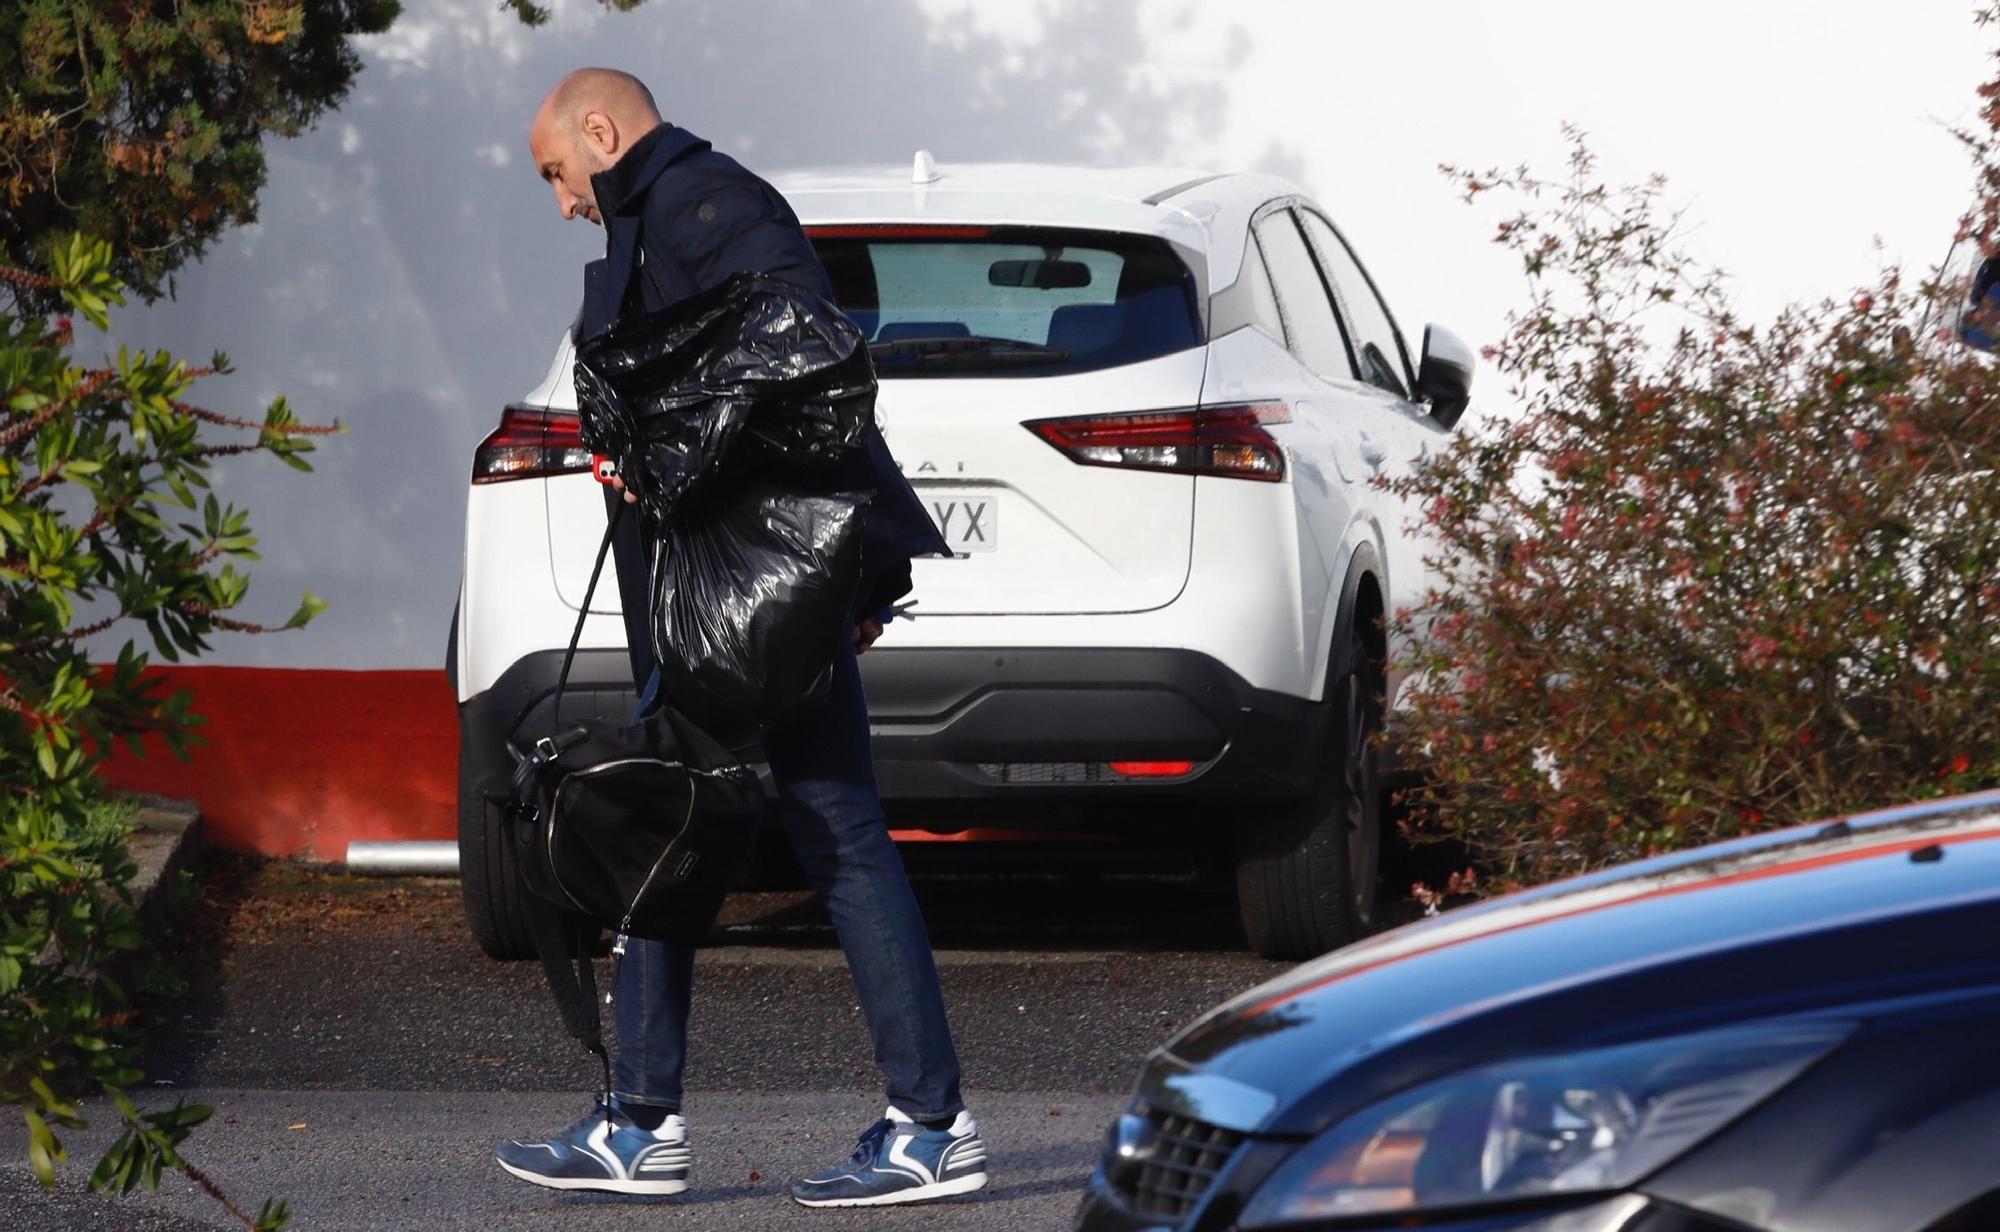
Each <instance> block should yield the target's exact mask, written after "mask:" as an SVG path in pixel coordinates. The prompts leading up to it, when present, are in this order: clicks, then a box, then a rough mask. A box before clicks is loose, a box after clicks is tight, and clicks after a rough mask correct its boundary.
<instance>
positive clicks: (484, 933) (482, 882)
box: [458, 742, 535, 959]
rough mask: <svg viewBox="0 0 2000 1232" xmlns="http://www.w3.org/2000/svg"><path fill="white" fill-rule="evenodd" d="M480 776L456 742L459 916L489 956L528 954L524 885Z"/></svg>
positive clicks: (502, 820) (532, 949) (530, 949)
mask: <svg viewBox="0 0 2000 1232" xmlns="http://www.w3.org/2000/svg"><path fill="white" fill-rule="evenodd" d="M484 778H485V775H484V774H483V773H482V771H481V768H480V767H479V766H478V765H477V764H476V763H475V762H474V760H473V759H472V758H471V757H469V756H468V755H467V753H466V751H465V748H464V743H463V742H461V745H460V751H459V755H458V884H459V893H460V895H461V896H462V897H463V898H464V900H465V922H466V923H467V924H468V925H470V926H471V928H472V938H473V940H475V941H477V942H478V943H479V948H480V949H482V950H485V951H486V952H487V954H489V955H491V956H492V957H494V958H502V959H513V958H528V957H531V956H532V955H533V954H534V952H535V943H534V941H533V939H532V938H531V937H530V936H529V933H528V921H527V902H526V897H527V893H528V890H527V887H526V886H524V885H523V884H522V883H521V877H520V874H519V873H518V872H517V871H516V870H515V866H514V848H513V844H512V842H511V841H510V840H509V838H508V835H507V827H506V821H505V818H504V817H502V815H501V811H500V806H499V805H498V804H497V803H495V802H493V801H490V800H488V799H486V797H485V795H484V793H483V792H482V791H481V780H482V779H484Z"/></svg>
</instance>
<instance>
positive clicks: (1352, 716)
mask: <svg viewBox="0 0 2000 1232" xmlns="http://www.w3.org/2000/svg"><path fill="white" fill-rule="evenodd" d="M1349 640H1350V644H1349V646H1348V652H1349V653H1348V662H1349V663H1351V664H1353V667H1352V668H1351V669H1350V670H1349V671H1348V672H1346V673H1345V674H1344V675H1342V676H1341V677H1340V678H1339V679H1338V680H1336V681H1335V682H1334V683H1333V686H1332V687H1331V688H1330V689H1328V690H1327V705H1328V707H1329V713H1328V715H1327V722H1326V738H1325V742H1324V744H1323V745H1322V747H1323V748H1324V749H1325V750H1326V756H1325V757H1324V758H1323V759H1322V761H1321V764H1320V767H1319V768H1318V770H1319V772H1318V774H1317V775H1316V781H1315V783H1314V785H1313V787H1312V789H1311V790H1310V791H1308V793H1307V794H1306V796H1305V797H1304V798H1303V799H1301V800H1300V801H1298V802H1297V803H1295V804H1290V805H1284V806H1280V807H1277V808H1273V809H1269V810H1267V811H1264V812H1262V813H1259V814H1258V815H1256V816H1255V817H1253V818H1252V819H1251V820H1250V823H1249V824H1248V825H1246V826H1244V827H1243V828H1242V829H1241V830H1240V831H1239V845H1238V848H1237V857H1236V902H1237V911H1238V914H1239V916H1240V918H1241V920H1242V925H1243V933H1244V936H1245V938H1246V939H1247V940H1248V941H1249V943H1250V948H1251V949H1253V950H1255V951H1256V952H1257V953H1259V954H1261V955H1263V956H1264V957H1265V958H1279V959H1287V960H1294V961H1295V960H1300V959H1306V958H1312V957H1315V956H1317V955H1320V954H1324V953H1326V952H1327V951H1328V950H1332V949H1337V948H1338V947H1340V946H1343V945H1346V944H1347V943H1348V942H1350V941H1353V940H1355V939H1356V938H1358V937H1360V936H1361V935H1362V934H1363V933H1365V932H1367V931H1368V930H1369V928H1370V927H1372V926H1373V924H1374V921H1375V909H1376V898H1377V895H1376V883H1377V881H1378V878H1379V875H1380V868H1381V858H1382V798H1383V797H1382V788H1381V774H1380V770H1381V767H1380V757H1381V753H1380V750H1379V749H1378V747H1377V741H1376V736H1377V734H1378V733H1379V732H1380V731H1381V729H1382V694H1383V688H1384V685H1383V664H1382V659H1381V655H1380V654H1379V653H1378V652H1377V651H1376V650H1375V649H1374V648H1372V647H1371V646H1369V644H1368V641H1367V639H1366V638H1364V637H1362V636H1360V634H1359V633H1351V634H1350V635H1349Z"/></svg>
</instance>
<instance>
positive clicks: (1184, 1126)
mask: <svg viewBox="0 0 2000 1232" xmlns="http://www.w3.org/2000/svg"><path fill="white" fill-rule="evenodd" d="M1150 1119H1151V1120H1152V1121H1153V1124H1154V1126H1155V1129H1156V1136H1155V1138H1154V1144H1155V1145H1154V1147H1153V1150H1152V1152H1151V1154H1150V1155H1149V1157H1148V1158H1147V1159H1146V1160H1145V1162H1144V1163H1143V1164H1142V1165H1141V1166H1140V1167H1139V1168H1138V1169H1136V1170H1135V1171H1134V1172H1132V1173H1131V1174H1130V1175H1129V1177H1128V1178H1127V1179H1126V1181H1125V1183H1124V1184H1122V1185H1118V1186H1117V1188H1118V1189H1119V1190H1120V1191H1121V1192H1120V1193H1119V1195H1118V1196H1119V1197H1120V1198H1121V1199H1122V1200H1123V1201H1124V1203H1125V1205H1126V1206H1127V1207H1129V1208H1131V1209H1132V1210H1133V1211H1135V1212H1136V1213H1138V1214H1141V1215H1159V1216H1166V1217H1169V1218H1179V1217H1180V1216H1182V1215H1185V1214H1187V1213H1188V1212H1190V1211H1192V1210H1193V1209H1194V1208H1195V1207H1196V1206H1197V1205H1198V1204H1199V1203H1200V1202H1201V1200H1202V1198H1203V1196H1204V1195H1206V1194H1207V1193H1208V1190H1209V1187H1210V1186H1211V1185H1213V1184H1214V1183H1215V1177H1216V1174H1217V1173H1219V1172H1221V1171H1222V1166H1223V1165H1224V1164H1226V1163H1228V1162H1229V1157H1230V1156H1231V1155H1233V1154H1235V1153H1236V1148H1237V1147H1238V1146H1241V1145H1242V1143H1243V1135H1242V1134H1239V1133H1236V1132H1235V1131H1233V1130H1227V1129H1223V1128H1221V1127H1219V1126H1215V1125H1209V1124H1207V1123H1205V1122H1202V1121H1197V1120H1194V1119H1193V1118H1191V1117H1182V1116H1173V1115H1170V1114H1166V1113H1159V1112H1155V1113H1153V1114H1152V1117H1151V1118H1150Z"/></svg>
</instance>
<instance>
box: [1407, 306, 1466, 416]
mask: <svg viewBox="0 0 2000 1232" xmlns="http://www.w3.org/2000/svg"><path fill="white" fill-rule="evenodd" d="M1472 365H1473V358H1472V348H1471V347H1469V346H1466V345H1465V343H1464V342H1463V341H1462V340H1461V339H1460V338H1459V336H1458V335H1457V334H1454V333H1452V332H1451V331H1450V330H1448V329H1446V328H1445V327H1444V326H1442V325H1426V326H1424V358H1423V362H1422V363H1420V364H1418V365H1417V397H1418V399H1420V400H1421V401H1424V402H1428V403H1430V404H1431V418H1432V419H1435V420H1437V421H1438V423H1439V424H1441V425H1442V426H1443V427H1444V428H1445V430H1446V431H1449V430H1451V429H1452V428H1454V427H1456V426H1458V417H1459V416H1461V415H1463V414H1465V408H1466V407H1467V406H1468V405H1469V404H1470V403H1471V402H1472Z"/></svg>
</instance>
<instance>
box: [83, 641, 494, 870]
mask: <svg viewBox="0 0 2000 1232" xmlns="http://www.w3.org/2000/svg"><path fill="white" fill-rule="evenodd" d="M161 674H162V675H164V676H166V677H167V679H168V681H169V682H170V683H171V685H173V686H174V687H178V688H184V689H187V690H189V691H191V692H192V693H193V695H194V697H193V702H192V709H193V710H194V712H195V713H196V714H199V715H201V716H203V717H204V718H206V719H207V720H208V722H207V724H206V725H205V726H203V727H202V728H201V729H199V730H200V732H201V735H202V737H203V738H204V739H205V740H206V741H207V744H205V745H203V746H202V747H200V748H196V749H195V750H193V760H192V761H186V762H184V761H181V760H180V759H178V758H176V757H175V756H174V755H173V754H172V753H170V752H168V751H167V749H166V748H165V746H164V745H162V744H161V743H160V742H159V741H158V740H157V739H153V740H149V741H148V742H147V748H146V756H144V757H143V758H142V757H135V756H134V755H133V754H132V753H131V752H130V751H129V750H128V749H126V748H125V746H124V745H123V744H122V743H121V744H120V745H118V747H117V750H116V752H115V753H114V754H113V756H112V757H111V759H110V760H109V762H108V763H107V764H106V765H105V767H104V776H105V778H106V779H107V780H108V781H109V782H110V783H111V784H112V785H113V786H116V787H121V788H125V789H127V790H133V791H152V792H159V793H161V794H164V795H170V796H183V797H186V798H188V799H190V800H194V801H196V802H198V803H199V804H200V805H201V812H202V826H203V828H204V831H205V833H206V836H207V838H208V841H210V842H215V843H220V844H221V845H223V846H226V847H231V848H234V849H236V850H238V851H250V852H257V853H259V854H262V855H268V856H285V857H303V858H305V859H311V860H326V861H331V862H342V861H345V860H346V858H347V844H348V843H349V842H351V841H353V840H355V839H452V838H455V837H457V833H458V821H457V816H458V814H457V798H458V715H457V707H456V704H455V702H454V700H453V698H452V692H451V685H450V684H449V683H448V682H447V681H446V680H445V675H444V673H443V672H442V671H366V672H343V671H326V670H312V669H299V668H255V667H178V668H167V669H163V671H162V672H161Z"/></svg>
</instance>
